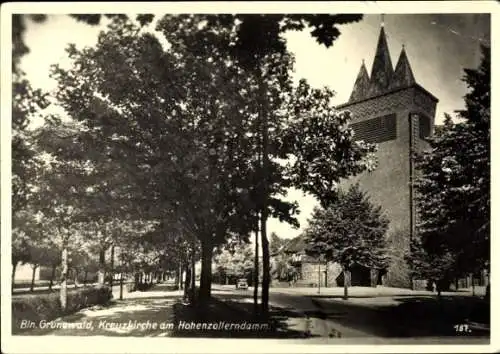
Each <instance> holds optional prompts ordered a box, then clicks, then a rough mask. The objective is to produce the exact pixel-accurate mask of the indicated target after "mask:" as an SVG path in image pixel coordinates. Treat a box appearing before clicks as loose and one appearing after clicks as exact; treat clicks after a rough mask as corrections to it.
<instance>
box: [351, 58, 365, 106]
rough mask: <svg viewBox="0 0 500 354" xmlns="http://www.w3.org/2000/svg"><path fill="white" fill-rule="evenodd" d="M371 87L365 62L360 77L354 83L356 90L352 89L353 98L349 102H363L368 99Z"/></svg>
mask: <svg viewBox="0 0 500 354" xmlns="http://www.w3.org/2000/svg"><path fill="white" fill-rule="evenodd" d="M369 87H370V77H369V76H368V70H366V66H365V60H364V59H363V63H362V64H361V68H360V69H359V73H358V77H357V78H356V82H355V83H354V88H353V89H352V93H351V97H350V98H349V102H354V101H361V100H363V99H365V98H367V97H368V89H369Z"/></svg>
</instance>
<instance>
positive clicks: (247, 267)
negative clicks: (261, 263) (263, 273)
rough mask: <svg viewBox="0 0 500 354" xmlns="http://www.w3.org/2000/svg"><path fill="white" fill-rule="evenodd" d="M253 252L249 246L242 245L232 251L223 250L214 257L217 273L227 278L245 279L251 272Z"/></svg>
mask: <svg viewBox="0 0 500 354" xmlns="http://www.w3.org/2000/svg"><path fill="white" fill-rule="evenodd" d="M253 261H254V251H253V247H252V245H251V244H243V245H241V246H240V247H239V248H237V249H235V250H234V251H231V250H223V251H222V252H221V253H220V254H219V255H217V256H216V257H215V264H216V268H217V269H218V271H219V272H220V273H222V274H225V275H226V276H229V277H245V276H248V274H250V273H251V272H252V270H253V267H254V264H253Z"/></svg>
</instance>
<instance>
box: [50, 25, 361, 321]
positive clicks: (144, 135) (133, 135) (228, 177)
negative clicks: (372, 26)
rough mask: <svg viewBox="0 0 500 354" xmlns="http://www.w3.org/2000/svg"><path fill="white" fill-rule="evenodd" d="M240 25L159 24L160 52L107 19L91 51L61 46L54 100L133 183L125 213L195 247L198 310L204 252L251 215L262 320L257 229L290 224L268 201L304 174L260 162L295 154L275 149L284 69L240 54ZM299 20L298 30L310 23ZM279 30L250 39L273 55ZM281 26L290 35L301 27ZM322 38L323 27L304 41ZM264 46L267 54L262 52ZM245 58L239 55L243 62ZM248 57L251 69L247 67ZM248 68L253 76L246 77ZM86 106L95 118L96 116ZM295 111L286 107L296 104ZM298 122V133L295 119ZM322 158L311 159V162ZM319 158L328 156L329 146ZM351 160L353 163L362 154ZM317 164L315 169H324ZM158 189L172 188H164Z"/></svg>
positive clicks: (205, 282) (283, 105)
mask: <svg viewBox="0 0 500 354" xmlns="http://www.w3.org/2000/svg"><path fill="white" fill-rule="evenodd" d="M356 16H357V15H353V16H351V15H349V16H346V17H342V16H340V17H339V16H333V17H329V16H326V17H324V19H323V20H324V22H329V21H330V22H329V25H328V26H326V27H328V28H330V30H331V27H334V26H333V24H334V23H345V22H342V21H347V22H350V21H352V20H353V19H354V18H360V16H357V17H356ZM240 17H241V16H225V15H223V16H205V15H182V16H173V17H172V16H166V17H164V18H162V20H161V21H160V22H159V23H158V26H157V29H159V30H160V31H161V32H162V33H163V34H164V35H165V36H166V38H167V40H168V42H169V44H170V45H171V47H170V49H168V50H166V51H165V50H163V48H162V46H161V44H160V43H159V42H158V41H157V39H156V38H155V37H154V36H152V35H150V34H148V33H145V32H141V28H140V27H138V26H136V25H134V24H133V23H131V22H130V21H128V20H124V19H123V18H115V19H114V20H113V21H112V23H111V25H110V30H109V31H108V32H105V33H103V34H102V35H101V37H100V39H99V42H98V45H97V47H96V48H93V49H92V48H87V49H85V50H83V51H77V50H76V49H75V48H74V47H70V48H69V54H70V56H71V57H72V58H73V59H74V62H75V66H74V67H73V68H72V69H71V70H62V69H58V68H56V69H55V71H54V75H55V77H56V78H57V80H58V81H59V82H60V87H61V89H60V92H59V93H58V99H59V100H60V101H61V102H62V104H63V106H64V107H65V108H66V110H67V111H68V113H69V114H70V115H71V116H72V117H74V119H76V120H78V121H80V122H82V123H84V125H85V126H86V127H87V128H88V131H89V132H91V133H90V134H84V135H83V136H85V137H86V138H87V139H89V140H87V141H86V142H87V144H90V142H92V145H95V146H97V147H99V148H100V149H102V151H104V152H105V153H106V154H107V155H108V156H109V157H110V158H111V159H113V160H114V161H115V162H117V164H119V165H120V166H126V167H123V168H126V169H127V173H128V176H129V177H131V176H133V180H134V183H133V184H128V185H129V186H130V185H133V188H135V189H134V190H132V191H130V190H128V192H127V193H128V194H129V195H132V196H133V200H134V206H137V209H138V211H137V212H138V213H139V214H141V215H148V217H154V218H156V219H161V218H163V217H164V213H167V214H168V213H172V212H174V213H175V214H176V215H177V217H178V219H179V220H181V222H182V223H183V224H184V228H185V230H186V231H187V232H189V233H191V234H192V235H194V236H195V237H197V238H198V239H199V240H200V242H201V251H202V277H201V285H200V297H202V298H204V299H206V298H207V297H208V296H209V295H210V272H211V258H212V252H213V249H214V247H215V246H216V245H217V244H220V243H223V242H224V240H225V237H226V236H227V234H228V231H233V232H237V233H239V234H241V235H246V234H248V232H249V231H251V230H253V229H254V228H255V225H256V218H257V216H258V214H260V217H261V218H262V220H263V222H262V223H261V237H262V245H263V259H264V261H263V263H264V277H263V288H264V291H263V309H264V312H267V308H268V286H269V252H268V244H267V243H268V242H267V234H266V232H265V228H266V220H267V217H268V215H273V216H278V217H279V218H280V220H282V221H288V222H292V223H296V220H295V219H294V217H293V215H294V213H295V212H296V209H297V206H296V205H295V204H293V203H286V202H284V201H283V200H282V199H280V198H279V197H280V196H282V195H284V194H285V192H286V191H285V189H286V188H287V187H289V186H291V184H292V180H293V181H297V183H303V181H302V179H303V178H305V177H306V176H307V173H303V174H302V176H301V177H300V178H297V179H292V178H289V176H288V175H287V173H286V172H287V171H288V170H287V168H286V167H284V166H281V165H280V164H278V163H277V162H276V161H275V160H271V159H270V158H269V157H270V156H273V157H274V158H275V159H277V158H287V157H288V155H289V154H293V152H287V151H286V149H288V148H296V146H297V144H298V142H295V141H294V139H293V137H291V135H292V134H288V135H289V136H290V138H288V139H286V140H287V141H286V144H285V143H284V140H285V139H284V138H283V135H285V133H284V132H285V131H288V125H289V123H291V122H290V121H289V119H288V118H289V116H290V111H289V110H288V108H292V107H291V106H287V95H286V94H283V93H285V92H290V91H291V87H292V86H291V83H292V81H291V79H290V77H289V71H290V69H291V63H292V58H291V57H290V56H289V55H288V54H287V53H286V52H283V51H281V52H280V51H275V52H266V53H264V52H262V53H261V52H259V53H254V52H252V51H253V50H254V49H255V48H253V47H252V48H246V49H245V47H246V46H247V45H249V43H246V44H245V40H244V38H247V39H248V38H249V37H245V36H246V35H247V34H245V33H246V32H245V31H248V30H251V28H252V26H249V25H248V24H249V23H250V22H252V21H253V19H255V18H256V17H252V16H248V18H247V17H245V16H243V17H241V19H243V20H244V21H243V22H240V24H238V20H239V19H240ZM291 17H294V16H291ZM305 17H307V18H308V20H307V21H310V20H311V18H314V16H312V17H308V16H307V15H305ZM280 19H283V17H280V16H268V17H265V16H264V17H262V18H261V20H262V22H263V23H260V24H261V25H262V27H257V28H260V29H264V31H263V32H262V33H259V34H258V36H257V37H258V38H259V40H264V39H265V38H268V37H267V35H268V34H269V35H270V37H269V38H271V39H272V40H276V43H278V47H279V48H281V49H284V48H285V47H284V45H283V43H284V42H283V39H282V38H281V37H280V35H279V33H280V31H281V30H280V26H279V25H278V26H277V24H278V23H279V22H280ZM245 21H246V22H245ZM259 21H260V20H259ZM290 21H291V22H293V21H295V22H294V23H295V25H296V26H299V27H300V23H302V24H305V23H306V22H307V21H306V20H304V21H305V22H304V21H302V20H297V19H293V20H290ZM290 21H289V22H290ZM297 21H298V22H297ZM332 21H333V22H332ZM257 22H258V21H257ZM291 22H290V23H291ZM299 22H300V23H299ZM243 23H245V24H244V25H243ZM240 25H241V26H242V27H241V26H240ZM269 26H270V27H269ZM260 29H259V31H260ZM276 29H278V31H277V32H276V31H275V30H276ZM330 30H325V29H324V28H323V29H322V30H318V32H317V33H316V34H317V35H318V36H320V35H321V33H320V32H322V31H323V34H325V33H324V32H325V31H326V32H328V31H330ZM330 32H331V31H330ZM333 32H335V31H333ZM337 35H338V31H337V32H335V33H330V38H332V36H333V38H336V36H337ZM257 37H255V38H257ZM278 37H279V38H278ZM276 43H274V44H276ZM323 43H330V42H328V40H325V41H323ZM274 44H273V45H274ZM264 47H265V48H269V46H268V44H266V45H265V46H264ZM264 47H262V48H264ZM247 50H250V55H243V53H244V52H245V51H247ZM259 50H260V49H259ZM246 53H247V54H249V53H248V52H246ZM254 54H255V55H256V56H257V57H258V60H257V61H253V62H252V63H249V62H247V61H246V59H248V58H252V57H253V55H254ZM261 54H262V55H261ZM257 57H256V58H257ZM109 58H113V60H109ZM257 62H258V63H259V66H258V67H255V66H253V64H254V63H257ZM261 74H262V75H261ZM264 74H265V75H264ZM303 86H304V85H302V87H303ZM306 91H307V90H303V89H302V90H301V91H300V93H301V94H302V95H304V94H308V92H306ZM310 91H311V92H312V91H313V90H310ZM314 92H315V91H314ZM329 94H330V96H331V92H329ZM99 97H100V98H99ZM97 98H99V99H97ZM323 98H325V99H326V101H324V100H322V99H323ZM330 98H331V97H325V95H322V96H321V97H320V99H319V100H318V99H316V98H313V97H311V98H310V99H309V101H312V102H313V103H314V104H316V103H318V102H319V103H318V104H322V103H325V102H327V103H331V102H330V101H331V100H330ZM96 101H100V102H101V105H104V106H106V107H107V108H105V109H104V110H101V111H104V112H101V114H97V115H96V114H95V110H94V109H95V106H96ZM302 101H304V100H303V99H299V97H297V102H298V103H299V104H300V103H301V102H302ZM305 101H308V100H307V99H306V100H305ZM293 108H296V107H293ZM305 111H307V108H299V109H295V111H294V114H296V115H302V113H303V112H305ZM299 113H300V114H299ZM318 113H322V115H321V117H322V119H325V122H326V121H327V118H329V121H330V122H332V123H331V127H332V129H333V128H334V127H336V126H338V121H337V120H336V119H337V118H336V117H335V115H337V112H334V111H332V110H328V111H327V112H320V110H318ZM332 114H333V116H332ZM298 120H299V121H302V122H306V119H305V117H301V118H300V119H299V118H298ZM340 126H341V127H342V129H344V128H343V125H340ZM344 130H345V129H344ZM345 131H346V132H347V133H346V134H334V135H333V136H334V138H333V141H330V142H333V143H338V145H339V146H345V145H343V144H342V143H341V141H337V139H341V140H342V141H344V140H349V136H348V130H345ZM314 133H317V132H314ZM323 146H327V144H324V145H323ZM311 147H312V146H311ZM353 148H356V149H357V148H358V146H353ZM324 152H325V151H319V150H317V149H316V150H315V151H314V153H316V155H314V156H321V155H322V154H323V153H324ZM327 152H332V148H331V146H330V145H328V150H327ZM336 155H339V156H344V154H340V153H339V154H336ZM336 155H335V154H334V156H336ZM345 155H346V156H349V153H347V154H345ZM351 155H352V156H353V157H358V156H361V157H363V156H362V155H363V154H362V153H360V154H358V155H356V154H351ZM259 156H260V158H259ZM329 162H330V161H325V162H324V166H327V165H328V163H329ZM351 162H352V161H350V162H349V163H351ZM333 167H335V168H336V166H333ZM333 167H332V168H333ZM343 167H344V165H342V168H343ZM295 170H296V169H295ZM295 170H294V168H293V166H292V167H291V168H290V171H292V172H294V171H295ZM215 171H217V173H215ZM322 172H325V173H324V175H325V176H326V178H327V179H328V180H330V179H331V178H332V175H334V179H335V178H337V176H338V178H341V177H343V176H342V174H344V175H345V174H347V175H349V174H350V173H351V171H349V170H348V169H345V170H342V171H340V172H339V173H337V172H338V171H337V170H332V169H330V170H327V169H324V171H322ZM332 172H333V173H332ZM164 181H172V183H170V184H169V185H168V186H166V185H165V183H164ZM256 181H261V182H260V183H256ZM303 184H304V183H303ZM139 196H140V198H139ZM139 199H140V200H141V202H140V203H138V202H137V200H139ZM151 205H155V206H157V208H156V210H150V209H151V207H149V209H148V206H151Z"/></svg>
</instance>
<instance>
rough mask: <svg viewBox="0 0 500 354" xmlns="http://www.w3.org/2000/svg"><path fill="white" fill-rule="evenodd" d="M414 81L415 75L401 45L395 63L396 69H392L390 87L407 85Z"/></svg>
mask: <svg viewBox="0 0 500 354" xmlns="http://www.w3.org/2000/svg"><path fill="white" fill-rule="evenodd" d="M415 83H416V82H415V77H414V76H413V72H412V70H411V66H410V62H409V61H408V57H407V56H406V51H405V48H404V47H403V49H402V50H401V54H400V55H399V59H398V63H397V64H396V70H394V75H393V77H392V82H391V88H394V89H395V88H403V87H409V86H411V85H413V84H415Z"/></svg>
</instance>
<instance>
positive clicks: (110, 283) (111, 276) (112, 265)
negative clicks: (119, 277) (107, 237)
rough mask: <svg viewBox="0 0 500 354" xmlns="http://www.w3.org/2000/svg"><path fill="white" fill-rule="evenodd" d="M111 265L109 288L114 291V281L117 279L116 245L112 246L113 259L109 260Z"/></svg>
mask: <svg viewBox="0 0 500 354" xmlns="http://www.w3.org/2000/svg"><path fill="white" fill-rule="evenodd" d="M109 265H110V271H109V272H110V274H109V287H110V289H111V291H113V281H114V277H115V269H114V267H115V245H112V246H111V258H110V260H109Z"/></svg>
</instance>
